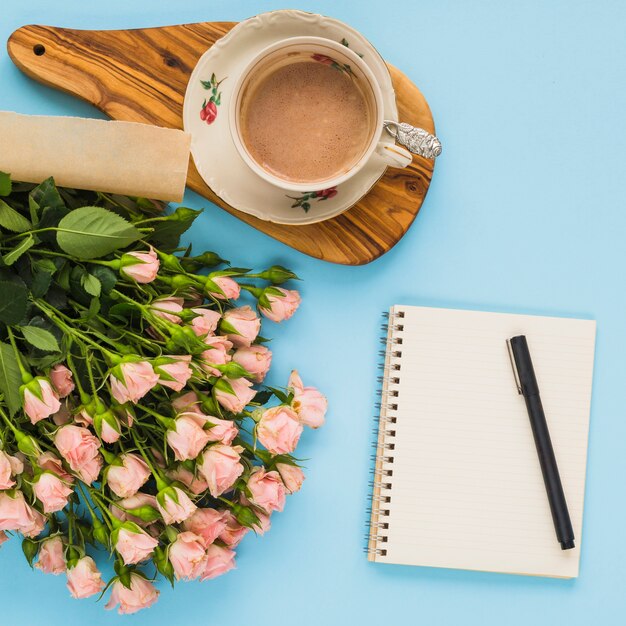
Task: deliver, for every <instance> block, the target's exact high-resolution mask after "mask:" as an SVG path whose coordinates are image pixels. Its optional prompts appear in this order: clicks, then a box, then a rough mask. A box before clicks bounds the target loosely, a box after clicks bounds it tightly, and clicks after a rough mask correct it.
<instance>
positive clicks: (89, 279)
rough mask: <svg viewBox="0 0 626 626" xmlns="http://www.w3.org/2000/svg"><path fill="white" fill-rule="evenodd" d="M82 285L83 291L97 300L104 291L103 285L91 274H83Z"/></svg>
mask: <svg viewBox="0 0 626 626" xmlns="http://www.w3.org/2000/svg"><path fill="white" fill-rule="evenodd" d="M80 284H81V285H82V286H83V289H84V290H85V291H86V292H87V293H88V294H89V295H90V296H93V297H94V298H97V297H98V296H99V295H100V292H101V291H102V283H101V282H100V281H99V280H98V279H97V278H96V277H95V276H92V275H91V274H83V275H82V277H81V279H80Z"/></svg>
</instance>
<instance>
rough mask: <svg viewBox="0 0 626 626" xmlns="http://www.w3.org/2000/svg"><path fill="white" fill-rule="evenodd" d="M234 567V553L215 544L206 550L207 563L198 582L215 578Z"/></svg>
mask: <svg viewBox="0 0 626 626" xmlns="http://www.w3.org/2000/svg"><path fill="white" fill-rule="evenodd" d="M234 567H235V552H234V551H233V550H229V549H228V548H222V547H221V546H217V545H215V544H213V545H210V546H209V547H208V548H207V561H206V565H205V567H204V572H202V576H201V577H200V580H209V579H210V578H216V577H217V576H221V575H222V574H225V573H226V572H229V571H230V570H231V569H234Z"/></svg>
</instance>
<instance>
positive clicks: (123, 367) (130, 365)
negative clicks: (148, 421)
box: [109, 361, 159, 404]
mask: <svg viewBox="0 0 626 626" xmlns="http://www.w3.org/2000/svg"><path fill="white" fill-rule="evenodd" d="M116 370H117V368H116ZM118 376H119V377H118ZM109 380H110V382H111V392H112V393H113V397H114V398H115V399H116V400H117V401H118V402H119V403H120V404H124V402H129V401H130V402H138V401H139V400H141V398H143V397H144V396H145V395H146V394H147V393H148V392H149V391H150V390H151V389H152V388H153V387H154V386H155V385H156V384H157V383H158V382H159V375H158V374H157V373H156V372H155V371H154V369H153V368H152V365H150V363H148V361H139V362H127V363H122V364H120V365H119V370H118V375H116V374H111V376H110V377H109Z"/></svg>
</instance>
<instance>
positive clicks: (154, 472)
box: [132, 431, 165, 491]
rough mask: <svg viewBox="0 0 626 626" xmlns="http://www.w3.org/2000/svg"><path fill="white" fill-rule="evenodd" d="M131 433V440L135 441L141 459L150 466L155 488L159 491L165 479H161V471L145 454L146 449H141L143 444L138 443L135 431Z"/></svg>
mask: <svg viewBox="0 0 626 626" xmlns="http://www.w3.org/2000/svg"><path fill="white" fill-rule="evenodd" d="M132 434H133V440H134V442H135V445H136V446H137V450H139V454H141V456H142V457H143V460H144V461H145V462H146V465H147V466H148V467H149V468H150V471H151V472H152V475H153V476H154V478H155V480H156V483H157V489H158V490H159V491H160V490H161V489H162V488H163V487H164V486H165V485H164V482H165V481H164V480H163V478H162V476H161V473H160V472H159V471H158V470H157V469H156V468H155V467H154V465H152V461H151V460H150V458H149V457H148V455H147V454H146V451H145V450H144V449H143V446H142V445H141V444H140V443H139V440H138V439H137V435H136V433H135V432H134V431H133V432H132Z"/></svg>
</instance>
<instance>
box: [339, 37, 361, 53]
mask: <svg viewBox="0 0 626 626" xmlns="http://www.w3.org/2000/svg"><path fill="white" fill-rule="evenodd" d="M339 43H340V44H341V45H342V46H345V47H346V48H350V43H349V42H348V40H347V39H346V38H345V37H344V38H343V39H342V40H341V41H340V42H339ZM353 52H354V53H355V54H358V55H359V56H360V57H361V58H363V55H362V54H361V53H360V52H357V51H356V50H353Z"/></svg>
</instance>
